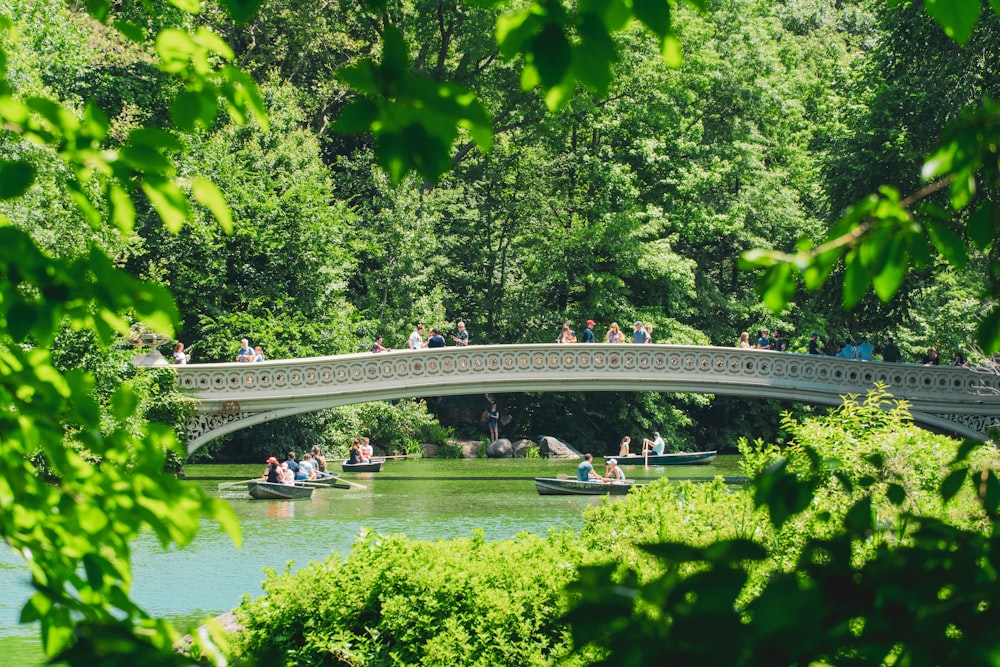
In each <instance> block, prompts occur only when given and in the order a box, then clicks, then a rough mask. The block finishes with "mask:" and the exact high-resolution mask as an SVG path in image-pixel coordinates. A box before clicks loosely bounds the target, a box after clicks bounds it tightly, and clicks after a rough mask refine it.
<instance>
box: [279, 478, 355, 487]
mask: <svg viewBox="0 0 1000 667" xmlns="http://www.w3.org/2000/svg"><path fill="white" fill-rule="evenodd" d="M336 483H337V484H350V485H351V486H354V487H357V488H359V489H367V488H368V487H367V486H364V485H363V484H357V483H355V482H348V481H347V480H346V479H341V478H340V477H338V478H337V482H336ZM295 485H296V486H308V487H309V488H311V489H329V488H330V485H329V484H319V483H317V482H310V481H308V480H304V479H301V480H295Z"/></svg>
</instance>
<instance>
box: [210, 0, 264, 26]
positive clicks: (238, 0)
mask: <svg viewBox="0 0 1000 667" xmlns="http://www.w3.org/2000/svg"><path fill="white" fill-rule="evenodd" d="M263 1H264V0H219V4H220V5H222V6H223V7H225V8H226V11H228V12H229V15H230V16H232V17H233V20H234V21H236V22H237V23H246V22H247V21H249V20H250V19H251V18H253V15H254V14H256V13H257V10H258V9H259V8H260V6H261V4H263Z"/></svg>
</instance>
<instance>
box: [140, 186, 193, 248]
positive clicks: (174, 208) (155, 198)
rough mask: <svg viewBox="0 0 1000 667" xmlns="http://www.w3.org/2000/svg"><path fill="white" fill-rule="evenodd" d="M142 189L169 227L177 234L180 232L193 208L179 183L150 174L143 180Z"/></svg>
mask: <svg viewBox="0 0 1000 667" xmlns="http://www.w3.org/2000/svg"><path fill="white" fill-rule="evenodd" d="M142 191H143V192H145V193H146V196H147V197H149V201H150V202H151V203H152V204H153V208H155V209H156V212H157V213H158V214H159V215H160V219H162V220H163V224H164V225H166V226H167V229H169V230H170V231H171V232H173V233H175V234H176V233H177V232H179V231H180V230H181V227H183V226H184V222H185V221H186V220H187V219H188V218H189V217H190V215H191V210H190V208H189V206H188V202H187V199H185V198H184V193H183V192H181V189H180V188H179V187H177V184H175V183H174V182H172V181H169V180H167V179H165V178H157V177H154V176H149V177H147V178H146V179H144V180H143V181H142Z"/></svg>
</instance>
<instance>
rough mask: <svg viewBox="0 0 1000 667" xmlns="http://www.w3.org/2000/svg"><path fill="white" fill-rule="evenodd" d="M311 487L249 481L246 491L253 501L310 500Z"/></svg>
mask: <svg viewBox="0 0 1000 667" xmlns="http://www.w3.org/2000/svg"><path fill="white" fill-rule="evenodd" d="M313 488H314V487H312V486H304V485H303V486H298V485H296V486H289V485H287V484H275V483H274V482H264V481H260V480H251V481H249V482H247V490H248V491H249V492H250V497H251V498H253V499H254V500H292V499H295V498H311V497H312V494H313Z"/></svg>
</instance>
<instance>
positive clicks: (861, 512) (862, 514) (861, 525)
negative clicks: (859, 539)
mask: <svg viewBox="0 0 1000 667" xmlns="http://www.w3.org/2000/svg"><path fill="white" fill-rule="evenodd" d="M904 496H905V492H904ZM873 511H874V508H873V507H872V499H871V496H865V497H864V498H862V499H861V500H859V501H858V502H857V503H855V504H854V505H853V506H851V508H850V509H849V510H847V514H845V515H844V528H846V529H847V530H848V531H850V532H853V533H856V534H862V535H864V534H866V533H869V532H871V530H872V526H873V525H874V515H873Z"/></svg>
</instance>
